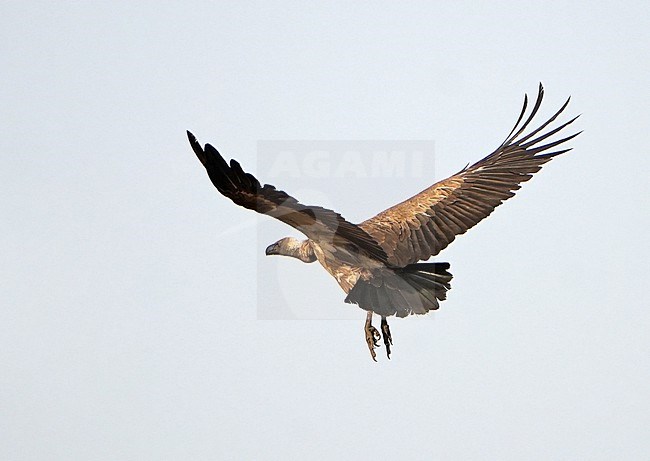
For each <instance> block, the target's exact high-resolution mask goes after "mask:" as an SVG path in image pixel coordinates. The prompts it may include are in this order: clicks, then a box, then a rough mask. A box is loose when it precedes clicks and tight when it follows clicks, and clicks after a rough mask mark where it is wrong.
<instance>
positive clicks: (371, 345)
mask: <svg viewBox="0 0 650 461" xmlns="http://www.w3.org/2000/svg"><path fill="white" fill-rule="evenodd" d="M364 330H365V332H366V343H367V344H368V350H370V356H371V357H372V359H373V360H374V361H375V362H376V361H377V359H376V357H377V354H375V347H377V346H379V344H378V341H379V339H380V338H381V335H380V334H379V332H378V331H377V329H376V328H375V327H373V326H372V311H368V315H366V326H365V328H364Z"/></svg>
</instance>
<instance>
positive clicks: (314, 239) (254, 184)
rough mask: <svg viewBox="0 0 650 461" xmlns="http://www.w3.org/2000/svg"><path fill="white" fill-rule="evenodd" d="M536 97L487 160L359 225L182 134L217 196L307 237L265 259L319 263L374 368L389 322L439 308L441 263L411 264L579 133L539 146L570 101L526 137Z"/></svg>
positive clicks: (445, 269)
mask: <svg viewBox="0 0 650 461" xmlns="http://www.w3.org/2000/svg"><path fill="white" fill-rule="evenodd" d="M543 96H544V88H543V87H542V85H541V84H540V85H539V91H538V93H537V99H536V101H535V104H534V105H533V108H532V110H531V111H530V114H529V115H528V116H527V117H526V118H524V116H525V115H526V112H527V107H528V97H527V96H525V97H524V104H523V108H522V110H521V113H520V115H519V118H518V119H517V122H516V123H515V126H514V128H513V129H512V131H511V132H510V134H508V136H507V137H506V139H505V141H503V143H502V144H501V145H500V146H499V147H497V148H496V150H495V151H494V152H492V153H491V154H490V155H488V156H487V157H485V158H483V159H482V160H479V161H478V162H476V163H474V164H473V165H471V166H466V167H465V168H463V169H462V170H460V171H459V172H458V173H456V174H454V175H453V176H450V177H449V178H447V179H444V180H442V181H440V182H437V183H435V184H434V185H432V186H431V187H429V188H427V189H425V190H423V191H422V192H420V193H419V194H416V195H414V196H413V197H411V198H409V199H407V200H405V201H403V202H402V203H398V204H397V205H395V206H393V207H391V208H389V209H387V210H385V211H382V212H381V213H379V214H378V215H377V216H374V217H372V218H370V219H367V220H366V221H364V222H362V223H360V224H353V223H351V222H349V221H347V220H346V219H345V218H343V216H341V215H340V214H338V213H337V212H335V211H333V210H329V209H327V208H323V207H320V206H313V205H304V204H302V203H300V202H299V201H298V200H296V199H295V198H293V197H292V196H291V195H289V194H287V193H286V192H283V191H281V190H278V189H276V188H275V187H274V186H272V185H270V184H265V185H262V184H261V183H260V182H259V181H258V180H257V179H256V178H255V177H254V176H253V175H252V174H250V173H246V172H245V171H244V170H243V169H242V167H241V166H240V165H239V163H238V162H237V161H236V160H230V163H227V162H226V161H225V160H224V158H223V157H222V156H221V154H219V152H218V151H217V149H215V148H214V147H213V146H212V145H210V144H206V145H205V147H201V145H200V144H199V142H198V141H197V140H196V138H195V137H194V135H193V134H192V133H190V132H189V131H188V132H187V136H188V138H189V141H190V144H191V146H192V149H193V151H194V153H195V154H196V156H197V157H198V158H199V160H200V161H201V163H202V164H203V166H204V167H205V169H206V170H207V172H208V176H209V177H210V180H211V181H212V184H214V186H215V187H216V188H217V190H218V191H219V192H220V193H221V194H222V195H225V196H226V197H228V198H229V199H230V200H232V201H233V202H235V203H236V204H237V205H240V206H243V207H245V208H248V209H251V210H255V211H257V212H258V213H263V214H266V215H269V216H272V217H274V218H276V219H279V220H280V221H282V222H284V223H286V224H288V225H290V226H291V227H294V228H295V229H297V230H299V231H300V232H302V233H303V234H304V235H305V236H306V237H307V239H305V240H302V241H301V240H297V239H295V238H292V237H285V238H283V239H281V240H279V241H277V242H276V243H274V244H272V245H270V246H269V247H268V248H267V249H266V254H267V255H284V256H291V257H293V258H296V259H299V260H300V261H303V262H305V263H311V262H314V261H318V262H319V263H320V264H321V265H322V266H323V267H324V268H325V270H326V271H327V272H329V273H330V274H331V275H332V276H333V277H334V278H335V279H336V281H337V282H338V284H339V285H340V286H341V288H342V289H343V291H344V292H345V293H346V294H347V297H346V298H345V302H346V303H353V304H356V305H358V306H359V307H360V308H361V309H363V310H365V311H367V315H366V322H365V328H364V332H365V339H366V343H367V345H368V349H369V351H370V355H371V357H372V359H373V360H375V361H376V354H375V347H377V346H378V345H379V340H380V339H381V338H382V336H383V342H384V345H385V347H386V352H387V355H388V357H389V358H390V353H391V345H392V337H391V334H390V329H389V327H388V322H387V320H386V319H387V317H389V316H392V315H396V316H398V317H406V316H408V315H411V314H426V313H427V312H429V311H430V310H435V309H438V307H439V302H440V301H442V300H444V299H445V298H446V295H447V291H448V290H449V289H450V288H451V286H450V281H451V279H452V275H451V273H449V263H446V262H418V261H426V260H428V259H429V258H430V257H432V256H435V255H437V254H438V253H440V251H442V250H443V249H445V248H446V247H447V245H449V244H450V243H451V242H452V241H453V240H454V239H455V238H456V236H457V235H460V234H463V233H464V232H465V231H467V230H468V229H469V228H471V227H473V226H474V225H476V224H477V223H478V222H479V221H481V220H482V219H484V218H486V217H487V216H489V215H490V213H492V211H493V210H494V208H496V207H497V206H499V205H500V204H501V203H502V202H503V201H504V200H507V199H509V198H510V197H512V196H513V195H514V191H516V190H518V189H519V188H520V187H521V183H523V182H525V181H528V180H529V179H530V178H531V177H532V174H533V173H535V172H537V171H539V170H540V169H541V167H542V165H544V164H545V163H546V162H548V161H550V160H551V159H552V158H553V157H555V156H557V155H560V154H562V153H564V152H567V151H569V150H571V149H569V148H565V146H564V143H565V142H567V141H569V140H570V139H572V138H574V137H575V136H577V135H578V134H579V132H578V133H575V134H572V135H570V136H566V137H562V138H561V139H559V140H555V141H552V142H551V141H546V140H547V139H548V138H549V137H551V136H553V135H554V134H556V133H558V132H560V131H562V130H563V129H564V128H566V127H567V126H568V125H570V124H571V123H572V122H573V121H574V120H575V119H576V118H578V117H575V118H573V119H571V120H569V121H568V122H565V123H563V124H561V125H559V126H556V127H553V126H552V125H551V124H552V123H553V122H554V121H555V120H556V119H557V117H558V116H559V115H560V114H561V113H562V112H563V111H564V109H565V108H566V107H567V105H568V104H569V99H570V98H569V99H567V101H566V102H565V103H564V105H563V106H562V107H561V108H560V110H558V111H557V112H556V113H555V114H554V115H553V116H552V117H551V118H549V119H548V120H546V121H545V122H544V123H542V124H541V125H540V126H538V127H537V128H535V129H532V130H529V132H528V133H527V132H526V131H527V130H526V129H527V128H528V127H529V125H530V124H531V122H532V120H533V119H534V118H535V115H536V114H537V112H538V110H539V107H540V105H541V103H542V98H543ZM545 141H546V142H545ZM558 146H561V147H558ZM373 314H377V315H379V316H380V317H381V334H380V333H379V331H378V330H377V329H376V328H375V327H374V326H373V325H372V317H373Z"/></svg>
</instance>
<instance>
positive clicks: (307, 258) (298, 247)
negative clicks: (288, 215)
mask: <svg viewBox="0 0 650 461" xmlns="http://www.w3.org/2000/svg"><path fill="white" fill-rule="evenodd" d="M280 254H281V255H283V256H291V257H292V258H296V259H299V260H301V261H302V262H304V263H313V262H314V261H316V255H315V254H314V248H313V247H312V246H311V242H310V241H309V240H304V241H302V242H301V241H295V242H291V243H288V242H287V244H285V245H282V246H281V247H280Z"/></svg>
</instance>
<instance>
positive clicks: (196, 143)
mask: <svg viewBox="0 0 650 461" xmlns="http://www.w3.org/2000/svg"><path fill="white" fill-rule="evenodd" d="M187 139H188V140H189V141H190V146H192V150H193V151H194V153H195V154H196V156H197V157H198V158H199V160H200V162H201V163H202V164H203V165H205V163H206V162H207V158H206V157H205V152H204V151H203V149H202V148H201V144H199V141H197V139H196V136H194V135H193V134H192V133H191V132H190V131H189V130H187Z"/></svg>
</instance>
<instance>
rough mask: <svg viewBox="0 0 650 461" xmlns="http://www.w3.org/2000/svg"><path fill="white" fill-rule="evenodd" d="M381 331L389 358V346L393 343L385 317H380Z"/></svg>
mask: <svg viewBox="0 0 650 461" xmlns="http://www.w3.org/2000/svg"><path fill="white" fill-rule="evenodd" d="M381 332H382V333H383V335H384V345H386V355H387V356H388V359H389V360H390V346H392V345H393V338H392V336H391V335H390V328H389V327H388V321H387V320H386V317H382V318H381Z"/></svg>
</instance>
